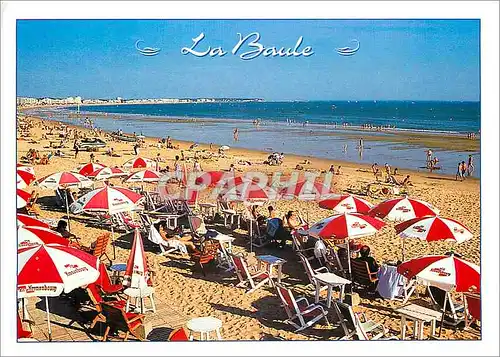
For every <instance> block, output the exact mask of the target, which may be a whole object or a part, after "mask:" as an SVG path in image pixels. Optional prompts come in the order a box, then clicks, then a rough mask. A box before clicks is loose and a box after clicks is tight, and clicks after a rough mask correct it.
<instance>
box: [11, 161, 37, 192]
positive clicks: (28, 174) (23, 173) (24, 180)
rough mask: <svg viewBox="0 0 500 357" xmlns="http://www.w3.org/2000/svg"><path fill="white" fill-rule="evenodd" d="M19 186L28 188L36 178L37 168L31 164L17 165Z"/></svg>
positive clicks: (17, 182)
mask: <svg viewBox="0 0 500 357" xmlns="http://www.w3.org/2000/svg"><path fill="white" fill-rule="evenodd" d="M16 172H17V181H16V184H17V188H26V187H28V186H29V185H30V184H31V183H32V182H34V181H35V180H36V177H35V170H34V169H33V167H31V166H22V165H19V164H18V165H17V170H16Z"/></svg>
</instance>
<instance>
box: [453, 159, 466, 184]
mask: <svg viewBox="0 0 500 357" xmlns="http://www.w3.org/2000/svg"><path fill="white" fill-rule="evenodd" d="M462 162H463V161H462ZM462 162H460V161H459V162H458V167H457V174H456V175H455V181H457V180H458V178H460V181H463V180H464V178H463V176H462Z"/></svg>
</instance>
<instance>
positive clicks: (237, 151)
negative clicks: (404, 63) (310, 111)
mask: <svg viewBox="0 0 500 357" xmlns="http://www.w3.org/2000/svg"><path fill="white" fill-rule="evenodd" d="M20 111H21V110H20ZM28 117H29V118H34V119H36V120H41V121H45V120H48V121H50V122H52V123H60V124H64V125H67V126H68V127H70V128H78V129H79V130H84V131H86V132H91V133H92V131H91V129H89V128H87V127H85V126H83V125H81V124H77V123H74V124H68V123H65V122H62V121H59V120H57V119H43V118H41V117H37V116H28ZM102 132H103V133H105V134H107V135H109V134H111V132H112V131H110V130H104V129H103V130H102ZM161 139H162V138H161V137H154V136H145V138H144V142H145V143H146V144H147V146H148V148H149V146H150V145H153V144H154V145H156V144H157V143H158V141H159V140H161ZM365 140H366V139H365ZM111 143H114V142H109V141H108V142H107V144H108V145H110V146H111V145H112V144H111ZM120 143H122V144H127V143H126V142H120ZM172 143H173V144H174V145H179V150H186V151H187V150H189V146H190V145H191V144H193V143H194V142H193V141H187V140H179V139H174V138H172ZM129 144H130V143H129ZM197 144H198V147H197V150H206V151H210V144H208V143H201V142H197ZM130 145H131V144H130ZM230 153H231V155H234V156H242V158H241V159H243V158H245V157H249V156H253V157H255V156H257V157H259V159H261V163H262V162H263V161H264V160H266V159H267V157H268V156H269V155H270V154H271V152H268V151H264V150H257V149H249V148H244V147H238V146H231V149H230ZM286 159H287V160H286V161H287V162H288V161H293V162H295V163H296V164H301V163H303V162H304V161H306V160H307V161H310V162H311V164H308V165H307V166H311V167H305V165H303V166H304V170H303V171H304V172H307V171H308V170H311V169H312V166H314V167H316V169H317V170H316V171H319V172H323V171H326V170H328V168H329V167H330V165H334V166H335V167H338V166H342V168H343V169H344V168H347V169H351V170H352V169H354V168H356V170H355V171H356V172H369V173H370V174H371V165H369V164H365V163H357V162H354V161H347V160H339V159H327V158H321V157H316V156H312V155H297V154H286ZM313 161H314V162H313ZM318 166H320V167H321V169H319V168H318ZM382 166H383V164H382V163H379V167H382ZM280 167H281V166H269V168H280ZM286 169H289V167H286ZM292 170H293V168H292ZM398 171H399V175H397V176H402V175H403V174H410V173H411V174H412V175H416V176H426V175H427V176H428V177H430V176H438V177H441V178H443V179H448V180H451V179H454V178H455V176H454V175H451V174H444V173H440V172H439V171H434V172H432V173H431V172H429V171H423V170H416V169H408V168H400V169H399V170H398ZM468 179H469V181H474V182H475V181H480V177H469V178H468Z"/></svg>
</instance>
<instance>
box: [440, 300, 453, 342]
mask: <svg viewBox="0 0 500 357" xmlns="http://www.w3.org/2000/svg"><path fill="white" fill-rule="evenodd" d="M447 301H448V293H446V294H445V296H444V304H443V315H442V316H441V326H440V327H439V334H438V337H441V331H442V330H443V325H444V316H445V315H446V302H447ZM450 304H451V302H450Z"/></svg>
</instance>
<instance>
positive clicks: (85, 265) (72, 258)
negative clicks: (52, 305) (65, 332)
mask: <svg viewBox="0 0 500 357" xmlns="http://www.w3.org/2000/svg"><path fill="white" fill-rule="evenodd" d="M98 278H99V259H98V258H97V257H95V256H93V255H91V254H88V253H86V252H84V251H82V250H80V249H76V248H70V247H66V246H63V245H59V244H48V245H38V246H34V247H29V248H21V249H18V251H17V297H18V298H27V297H31V296H45V309H46V312H47V325H48V330H49V340H52V332H51V329H50V312H49V302H48V297H50V296H59V295H61V293H62V292H63V291H64V292H65V293H69V292H71V291H72V290H74V289H76V288H79V287H82V286H84V285H88V284H92V283H94V282H95V281H96V280H97V279H98Z"/></svg>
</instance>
